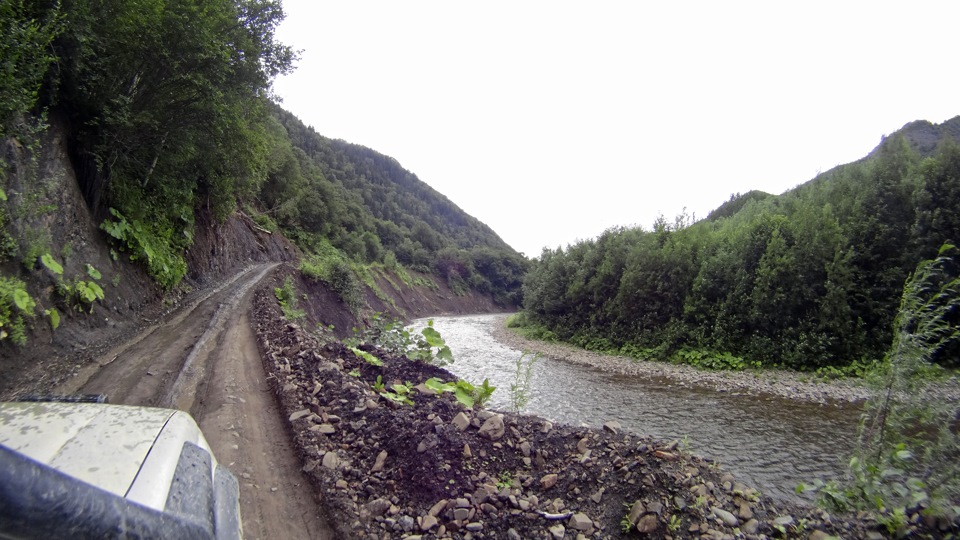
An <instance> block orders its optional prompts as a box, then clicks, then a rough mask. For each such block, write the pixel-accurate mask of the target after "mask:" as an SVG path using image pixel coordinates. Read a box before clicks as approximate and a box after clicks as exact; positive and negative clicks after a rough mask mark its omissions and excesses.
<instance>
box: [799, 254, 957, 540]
mask: <svg viewBox="0 0 960 540" xmlns="http://www.w3.org/2000/svg"><path fill="white" fill-rule="evenodd" d="M955 251H956V250H955V248H954V247H953V246H950V245H945V246H943V248H941V250H940V256H939V257H937V258H936V259H931V260H926V261H923V262H921V263H920V264H919V265H918V266H917V269H916V271H915V272H914V274H913V276H912V277H911V278H910V279H909V280H908V281H907V283H906V285H905V286H904V289H903V294H902V297H901V302H900V310H899V311H898V313H897V316H896V319H895V324H894V329H895V333H894V338H893V342H892V344H891V347H890V350H889V352H888V353H887V355H886V356H885V358H884V361H883V362H882V363H881V364H879V365H878V366H877V367H876V368H875V370H874V371H873V372H872V373H871V374H870V376H869V377H868V381H869V382H870V384H871V387H872V388H873V390H874V391H873V394H872V396H871V397H870V399H868V401H867V402H866V404H865V406H864V412H863V416H862V418H861V423H860V428H859V430H858V444H857V448H856V451H855V453H854V456H853V457H852V458H851V459H850V467H849V470H850V475H849V477H848V478H847V479H846V480H845V481H844V482H842V483H841V482H836V481H833V482H827V483H822V482H818V483H814V485H813V486H812V488H813V489H817V490H819V494H820V501H821V502H822V503H824V504H827V505H829V506H832V507H839V508H842V509H849V508H853V509H860V510H870V511H872V512H875V513H876V515H877V519H878V521H880V522H881V523H884V524H885V525H886V527H887V530H888V532H890V533H891V534H893V533H894V532H896V531H897V530H898V529H900V528H901V527H902V526H904V525H905V524H906V516H907V515H909V514H910V513H912V512H914V511H915V510H917V509H923V510H924V511H926V512H929V513H933V514H934V515H938V516H939V515H944V514H947V515H949V514H954V515H955V514H956V512H957V510H958V508H956V507H953V508H952V509H951V505H953V504H956V501H957V500H960V460H958V457H960V434H958V433H957V432H956V421H957V418H960V406H958V405H957V404H956V403H953V402H947V401H945V400H943V399H942V398H940V396H939V395H938V394H937V392H936V391H935V387H936V383H937V381H938V379H939V378H940V375H941V373H942V371H943V370H942V369H941V368H939V367H938V366H937V365H936V364H933V359H934V358H935V357H936V354H937V353H938V351H940V350H942V349H944V348H945V347H949V346H951V345H952V344H955V343H956V341H957V340H958V339H960V329H958V326H957V324H956V313H957V311H958V307H960V277H958V272H957V267H956V265H955V262H954V260H953V259H952V258H950V257H948V256H947V253H953V252H955ZM802 487H803V488H806V486H802Z"/></svg>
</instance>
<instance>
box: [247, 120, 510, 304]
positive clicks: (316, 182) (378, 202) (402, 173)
mask: <svg viewBox="0 0 960 540" xmlns="http://www.w3.org/2000/svg"><path fill="white" fill-rule="evenodd" d="M273 113H274V116H275V118H276V119H277V121H278V123H279V124H280V125H281V126H282V128H284V129H285V130H286V133H287V134H288V137H289V142H288V143H286V144H279V145H278V146H277V147H276V148H275V150H276V154H277V155H278V158H279V159H280V160H281V161H282V162H283V165H282V166H281V167H278V168H277V170H276V172H275V173H274V172H271V173H270V174H268V179H267V181H266V182H265V183H264V184H263V186H262V188H261V191H260V195H259V200H260V202H261V203H262V206H263V207H265V208H268V209H269V210H267V211H268V212H270V213H271V215H273V216H276V218H277V223H278V224H279V225H280V227H281V228H282V229H283V230H284V231H285V232H287V234H288V235H289V236H291V237H293V238H296V241H297V243H298V244H299V245H300V247H301V248H302V249H304V250H305V251H308V252H314V253H316V251H315V250H314V246H315V245H316V244H317V243H318V242H317V239H318V238H322V239H323V240H324V241H326V242H329V244H330V245H332V246H334V247H335V248H337V250H339V252H340V253H342V255H343V257H344V258H346V259H348V260H350V261H353V262H356V263H362V264H373V263H383V264H384V266H385V267H386V268H387V269H389V270H390V271H391V272H393V273H395V274H396V275H397V277H399V278H400V280H401V281H403V282H404V283H406V284H407V285H413V286H424V287H429V288H431V289H433V290H437V288H438V286H437V284H436V282H437V281H442V282H445V283H447V284H448V285H449V286H450V287H451V288H452V289H453V290H454V292H455V294H465V293H466V292H467V291H469V290H473V291H476V292H478V293H481V294H489V295H491V296H492V297H493V298H494V300H495V301H497V302H499V303H501V304H503V305H517V304H519V301H520V285H521V280H522V277H523V274H524V272H525V271H526V267H527V264H528V263H527V261H526V259H525V258H524V257H523V256H522V255H520V254H518V253H516V252H515V251H513V250H512V249H510V248H509V246H507V245H506V244H505V243H504V242H503V241H502V240H501V239H500V238H499V237H497V235H496V234H495V233H494V232H493V231H492V230H490V228H489V227H487V226H486V225H483V224H482V223H480V222H479V221H477V220H476V219H475V218H472V217H470V216H469V215H467V214H465V213H464V212H463V211H462V210H461V209H459V208H457V207H456V206H454V205H453V204H452V203H451V202H450V201H449V200H447V199H446V198H445V197H443V196H442V195H440V194H439V193H437V192H435V191H433V190H432V189H431V188H430V187H429V186H427V185H426V184H424V183H423V182H421V181H420V180H419V179H418V178H417V177H416V176H415V175H413V174H412V173H410V172H409V171H406V170H404V169H403V168H402V167H401V166H400V164H399V163H397V162H396V160H394V159H392V158H389V157H387V156H383V155H381V154H378V153H376V152H374V151H372V150H370V149H368V148H364V147H362V146H357V145H352V144H349V143H345V142H343V141H336V140H331V139H327V138H325V137H322V136H320V135H318V134H317V133H316V132H314V131H313V129H312V128H308V127H307V126H304V125H303V124H302V123H301V122H300V121H299V120H297V119H296V118H295V117H293V115H291V114H290V113H288V112H286V111H283V110H280V109H279V108H278V107H277V108H274V110H273ZM289 201H295V204H290V202H289ZM408 269H411V270H416V271H418V272H420V273H423V274H429V275H428V276H425V277H418V278H414V277H412V276H411V275H410V272H409V271H408Z"/></svg>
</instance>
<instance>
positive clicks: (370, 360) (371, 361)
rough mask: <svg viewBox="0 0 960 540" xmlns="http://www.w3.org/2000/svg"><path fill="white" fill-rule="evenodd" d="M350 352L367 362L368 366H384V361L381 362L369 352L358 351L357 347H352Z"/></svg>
mask: <svg viewBox="0 0 960 540" xmlns="http://www.w3.org/2000/svg"><path fill="white" fill-rule="evenodd" d="M350 352H352V353H353V354H355V355H357V357H358V358H361V359H362V360H363V361H364V362H366V363H368V364H370V365H372V366H382V365H383V360H380V359H379V358H377V357H376V356H374V355H372V354H370V353H368V352H367V351H361V350H360V349H358V348H356V347H350Z"/></svg>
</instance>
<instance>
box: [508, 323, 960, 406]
mask: <svg viewBox="0 0 960 540" xmlns="http://www.w3.org/2000/svg"><path fill="white" fill-rule="evenodd" d="M507 317H508V315H504V316H502V317H500V319H499V320H498V321H497V324H495V325H494V328H493V337H494V338H495V339H497V341H500V342H501V343H503V344H504V345H507V346H509V347H511V348H514V349H517V350H521V351H528V352H531V353H540V354H542V355H544V356H548V357H550V358H554V359H556V360H562V361H564V362H570V363H574V364H579V365H584V366H589V367H592V368H596V369H599V370H602V371H605V372H608V373H616V374H619V375H627V376H636V377H647V378H666V379H670V380H672V381H674V382H675V384H676V385H678V386H701V387H707V388H712V389H714V390H716V391H718V392H731V393H741V394H748V395H773V396H778V397H782V398H786V399H791V400H796V401H804V402H808V403H819V404H823V405H826V404H828V403H831V402H847V403H860V402H863V401H865V400H866V399H867V397H868V396H869V390H868V388H867V387H866V385H865V384H864V381H863V380H862V379H853V378H848V379H835V380H823V379H817V378H814V377H813V376H812V375H811V374H809V373H800V372H796V371H788V370H782V369H763V370H748V371H706V370H701V369H697V368H695V367H692V366H689V365H684V364H670V363H667V362H651V361H643V360H636V359H633V358H628V357H625V356H612V355H605V354H600V353H597V352H593V351H588V350H585V349H581V348H579V347H575V346H573V345H568V344H564V343H547V342H545V341H538V340H532V339H527V338H525V337H523V336H521V335H519V334H518V333H517V332H515V331H513V330H511V329H509V328H507V326H506V319H507ZM936 386H937V388H936V393H937V394H938V395H939V396H940V397H941V398H942V399H945V400H948V401H958V400H960V381H958V380H957V377H956V376H954V377H951V378H950V379H948V380H945V381H942V382H941V383H939V384H937V385H936Z"/></svg>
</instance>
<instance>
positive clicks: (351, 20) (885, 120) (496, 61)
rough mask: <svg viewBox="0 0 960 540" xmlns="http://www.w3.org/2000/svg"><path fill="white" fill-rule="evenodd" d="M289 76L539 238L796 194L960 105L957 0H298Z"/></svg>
mask: <svg viewBox="0 0 960 540" xmlns="http://www.w3.org/2000/svg"><path fill="white" fill-rule="evenodd" d="M283 4H284V8H285V10H286V12H287V20H286V21H285V22H284V23H283V25H282V26H281V28H280V30H279V39H280V40H281V41H283V42H284V43H286V44H288V45H291V46H293V47H294V48H297V49H303V53H302V59H301V61H300V62H299V64H298V66H299V67H298V69H297V71H296V72H294V73H293V74H292V75H289V76H286V77H284V78H282V79H280V80H278V81H277V82H276V85H275V91H276V93H277V94H278V95H279V96H281V97H282V98H283V100H284V101H283V106H284V108H286V109H288V110H290V111H291V112H293V113H294V114H296V115H297V116H298V117H299V118H300V119H301V120H303V122H304V123H306V124H308V125H311V126H313V127H314V128H315V129H316V130H317V132H319V133H320V134H322V135H325V136H327V137H332V138H337V139H344V140H347V141H349V142H353V143H357V144H361V145H363V146H367V147H369V148H372V149H374V150H377V151H378V152H381V153H383V154H386V155H388V156H391V157H394V158H396V159H397V161H399V162H400V164H401V165H402V166H403V167H404V168H406V169H408V170H410V171H412V172H413V173H415V174H416V175H417V176H418V177H419V178H420V179H421V180H423V181H424V182H426V183H428V184H429V185H430V186H432V187H433V188H434V189H436V190H437V191H439V192H441V193H443V194H444V195H446V196H447V197H448V198H449V199H451V200H452V201H453V202H454V203H455V204H457V205H458V206H460V207H461V208H463V209H464V210H465V211H467V212H468V213H470V214H471V215H473V216H475V217H477V218H478V219H480V220H481V221H483V222H484V223H486V224H488V225H489V226H490V227H492V228H493V229H494V230H495V231H496V232H497V233H498V234H499V235H500V236H501V237H502V238H503V239H504V240H505V241H506V242H507V243H508V244H510V245H511V246H513V247H514V248H515V249H517V250H518V251H521V252H525V253H526V254H527V255H528V256H537V255H539V254H540V251H541V250H542V248H543V247H544V246H549V247H558V246H562V247H565V246H566V245H567V244H570V243H574V242H576V241H577V240H578V239H586V238H593V237H595V236H597V235H599V234H600V233H601V232H603V231H604V230H605V229H607V228H609V227H612V226H616V225H642V226H644V227H646V228H648V229H649V228H650V226H651V224H652V223H653V221H654V220H655V219H656V217H657V215H658V214H660V213H662V214H664V215H665V216H666V217H667V218H668V219H669V220H671V221H672V219H673V217H674V216H675V215H676V214H679V213H680V212H681V211H682V210H683V208H684V207H686V209H687V211H688V212H690V213H695V214H696V216H697V217H698V218H700V217H706V215H707V213H709V212H710V210H712V209H714V208H716V207H717V206H719V205H720V204H722V203H723V202H724V201H726V200H727V199H728V198H729V196H730V195H731V194H732V193H735V192H746V191H749V190H752V189H759V190H763V191H766V192H769V193H775V194H778V193H782V192H784V191H786V190H788V189H790V188H792V187H794V186H796V185H798V184H801V183H803V182H806V181H807V180H810V179H811V178H813V177H814V176H815V175H816V174H817V172H818V171H826V170H828V169H830V168H832V167H834V166H835V165H838V164H841V163H847V162H850V161H854V160H856V159H859V158H861V157H863V156H864V155H866V154H867V153H868V152H870V151H871V150H872V149H873V148H874V147H875V146H876V145H877V144H878V143H879V142H880V137H881V136H882V135H884V134H889V133H891V132H893V131H896V130H897V129H899V128H900V127H902V126H903V125H904V124H906V123H907V122H910V121H913V120H920V119H925V120H929V121H931V122H934V123H940V122H943V121H945V120H947V119H950V118H952V117H954V116H956V115H958V114H960V94H958V88H960V84H958V83H960V75H958V74H957V71H956V69H955V67H956V50H957V37H956V35H957V34H956V28H955V27H956V23H957V21H958V20H960V2H957V1H955V0H949V1H941V2H923V1H918V2H902V1H897V2H874V1H870V2H854V1H844V2H838V1H835V0H831V1H826V2H820V1H807V2H791V3H786V2H770V1H762V2H737V1H728V2H716V1H705V2H646V1H639V0H630V1H626V0H625V1H597V2H588V1H586V0H583V1H580V2H569V1H562V0H547V1H539V0H538V1H532V0H524V1H509V2H507V1H502V0H487V1H485V2H456V1H450V0H415V1H408V2H397V1H394V0H383V1H370V0H349V1H340V0H337V1H326V0H322V1H318V0H284V1H283Z"/></svg>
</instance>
